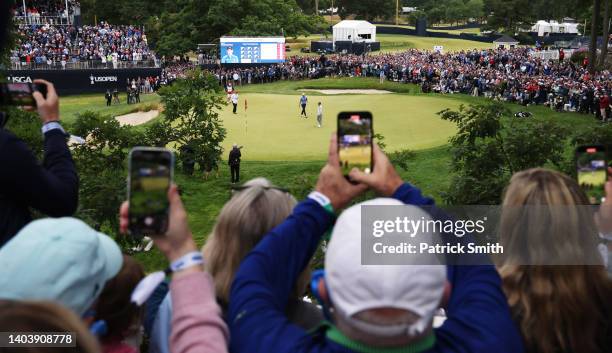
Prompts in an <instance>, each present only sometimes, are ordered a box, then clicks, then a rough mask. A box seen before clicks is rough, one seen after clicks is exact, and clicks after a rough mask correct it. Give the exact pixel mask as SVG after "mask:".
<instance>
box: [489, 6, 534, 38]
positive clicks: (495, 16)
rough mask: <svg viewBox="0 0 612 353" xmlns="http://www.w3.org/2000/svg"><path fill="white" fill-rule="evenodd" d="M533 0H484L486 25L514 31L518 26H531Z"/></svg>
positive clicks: (495, 28)
mask: <svg viewBox="0 0 612 353" xmlns="http://www.w3.org/2000/svg"><path fill="white" fill-rule="evenodd" d="M532 5H533V0H484V6H485V13H487V14H489V16H488V18H487V27H488V28H491V29H493V30H498V29H503V30H505V31H506V32H509V33H514V32H517V31H518V29H519V28H521V27H525V26H529V27H530V26H531V23H532V22H534V20H535V17H534V16H533V12H532V10H531V6H532Z"/></svg>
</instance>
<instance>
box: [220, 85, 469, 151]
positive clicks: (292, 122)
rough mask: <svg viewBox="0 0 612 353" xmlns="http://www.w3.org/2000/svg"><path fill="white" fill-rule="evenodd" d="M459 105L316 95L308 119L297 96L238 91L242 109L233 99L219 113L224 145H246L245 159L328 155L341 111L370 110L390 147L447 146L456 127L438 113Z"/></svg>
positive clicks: (413, 99) (449, 101)
mask: <svg viewBox="0 0 612 353" xmlns="http://www.w3.org/2000/svg"><path fill="white" fill-rule="evenodd" d="M245 99H246V101H247V104H248V108H247V110H246V111H245V109H244V108H245V102H244V101H245ZM318 102H322V104H323V127H322V128H318V127H317V124H316V109H317V103H318ZM460 104H461V102H460V101H458V100H454V99H447V98H444V97H440V96H436V97H432V96H410V95H405V94H382V95H357V94H350V95H328V96H321V95H316V96H314V95H313V96H310V97H309V101H308V107H307V112H308V118H307V119H304V118H301V117H300V110H301V108H300V106H299V95H284V94H261V93H244V94H240V102H239V104H238V114H233V113H232V106H231V104H229V105H228V106H227V107H225V109H223V111H222V112H221V117H222V119H223V122H224V126H225V127H226V129H227V133H228V134H227V138H226V139H225V142H224V144H223V147H224V148H225V151H229V150H230V149H231V146H232V144H233V143H237V144H239V145H242V146H244V148H243V150H242V155H243V159H245V160H260V161H263V160H272V161H304V160H324V159H325V157H326V153H327V148H328V144H329V137H330V135H331V133H332V132H334V131H335V130H336V116H337V115H338V113H339V112H341V111H370V112H372V114H373V117H374V121H373V126H374V132H375V133H379V134H382V135H383V136H384V137H385V143H386V144H387V149H388V150H389V151H395V150H400V149H406V148H408V149H413V150H418V149H424V148H430V147H435V146H440V145H445V144H446V143H447V142H448V138H449V137H450V136H452V135H454V134H455V132H456V127H455V125H454V124H452V123H449V122H447V121H443V120H441V119H440V117H439V116H438V115H436V113H437V112H439V111H440V110H443V109H445V108H451V109H457V108H458V107H459V105H460Z"/></svg>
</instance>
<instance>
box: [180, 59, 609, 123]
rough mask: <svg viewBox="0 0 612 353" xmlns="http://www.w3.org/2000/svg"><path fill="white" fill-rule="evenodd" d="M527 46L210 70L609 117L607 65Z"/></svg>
mask: <svg viewBox="0 0 612 353" xmlns="http://www.w3.org/2000/svg"><path fill="white" fill-rule="evenodd" d="M530 52H531V49H528V48H517V49H495V50H494V49H491V50H468V51H461V52H454V53H437V52H431V51H423V50H417V49H412V50H408V51H405V52H402V53H393V54H380V55H369V56H365V57H364V56H358V55H337V54H336V55H330V56H321V57H320V58H313V57H291V58H289V59H288V60H287V62H286V63H282V64H275V65H269V66H260V67H244V68H224V67H221V68H217V69H214V70H211V71H212V72H213V73H214V74H215V75H216V76H217V78H218V79H219V82H220V84H221V85H222V86H223V87H226V86H227V83H228V82H231V83H232V85H233V86H236V85H241V84H253V83H268V82H274V81H278V80H299V79H313V78H321V77H329V76H331V77H339V76H344V77H375V78H379V77H386V78H387V79H388V80H389V81H394V82H400V83H413V84H419V85H420V87H421V90H422V91H423V92H425V93H429V92H435V93H441V94H453V93H463V94H470V95H474V96H484V97H488V98H491V99H495V100H501V101H508V102H515V103H518V104H522V105H525V106H526V105H547V106H549V107H550V108H551V109H554V110H556V111H559V112H561V111H577V112H581V113H585V114H594V115H596V116H597V118H599V119H602V120H604V119H606V120H609V119H612V117H611V115H610V99H609V97H610V94H612V73H611V72H610V71H608V70H605V71H600V72H597V73H595V74H590V73H589V72H588V71H587V68H586V62H585V63H582V64H580V65H576V64H574V63H572V62H570V61H569V60H564V61H557V60H542V59H539V58H534V57H532V56H531V55H530ZM381 74H382V75H383V76H381ZM178 76H180V75H178ZM602 111H603V113H605V115H603V114H602Z"/></svg>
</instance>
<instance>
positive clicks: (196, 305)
mask: <svg viewBox="0 0 612 353" xmlns="http://www.w3.org/2000/svg"><path fill="white" fill-rule="evenodd" d="M176 277H178V278H174V279H173V280H172V282H171V284H170V293H171V294H172V334H171V335H170V351H171V352H172V353H192V352H193V353H209V352H210V353H225V352H227V346H228V342H229V331H228V329H227V325H226V324H225V322H224V321H223V319H222V318H221V309H220V308H219V305H217V301H216V299H215V291H214V286H213V282H212V278H211V277H210V275H209V274H208V273H205V272H197V273H189V274H185V275H184V276H176Z"/></svg>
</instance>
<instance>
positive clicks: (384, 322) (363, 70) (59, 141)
mask: <svg viewBox="0 0 612 353" xmlns="http://www.w3.org/2000/svg"><path fill="white" fill-rule="evenodd" d="M6 8H8V6H6V4H5V3H2V2H0V49H1V47H2V44H3V43H2V41H3V37H2V34H3V33H2V31H4V28H3V25H4V24H5V23H6V19H5V13H3V12H2V10H6ZM5 12H6V11H5ZM487 53H488V54H487ZM503 53H504V52H482V53H476V52H471V53H467V54H466V53H464V54H463V55H464V57H463V58H462V57H459V58H457V57H455V56H453V55H451V56H450V57H448V56H444V55H441V56H438V55H432V54H429V53H422V52H416V51H415V52H412V54H410V52H408V53H404V54H399V55H394V56H381V57H380V58H366V59H359V58H358V57H331V58H330V59H329V60H319V61H318V62H317V60H312V61H311V60H310V59H293V60H292V61H291V62H290V63H287V64H283V65H279V66H273V67H269V68H266V69H263V68H254V69H250V70H251V71H250V72H251V80H248V78H249V77H248V72H247V77H246V78H247V83H248V82H250V81H253V77H255V76H254V75H253V73H257V75H256V80H255V82H257V80H259V79H261V80H262V81H263V82H265V80H276V79H283V78H285V79H289V78H296V79H297V78H301V77H302V78H305V77H315V75H316V72H317V70H323V71H324V72H323V74H324V75H332V76H333V75H348V76H351V75H354V76H368V75H374V74H378V75H379V77H382V78H383V79H384V78H385V77H389V78H390V79H397V80H398V81H401V82H415V83H421V84H422V86H425V88H427V87H426V86H427V85H432V88H431V89H432V90H435V89H436V88H435V86H436V85H438V88H439V91H440V92H441V93H445V92H446V91H447V88H448V87H451V88H453V89H454V88H457V87H459V89H458V91H459V92H461V91H462V90H461V87H462V86H461V85H459V86H455V85H454V82H455V80H456V81H457V82H462V83H463V84H465V85H469V84H470V81H474V80H475V79H476V78H478V82H477V83H476V82H472V84H471V85H472V86H471V87H468V88H470V89H471V90H472V91H470V89H467V90H466V91H467V92H466V93H469V92H472V93H474V91H477V92H475V93H478V94H483V95H484V94H485V93H486V92H492V91H494V90H492V89H491V86H489V84H491V80H492V86H493V87H497V83H496V80H497V79H500V80H502V81H503V80H507V79H508V78H507V77H506V76H503V74H501V73H500V72H504V71H503V69H504V68H506V67H508V69H506V75H513V77H514V76H516V75H518V76H519V77H520V79H519V81H520V82H523V81H521V80H522V79H525V80H526V81H529V82H531V80H533V79H536V80H538V79H540V78H542V79H545V78H546V76H548V75H547V74H546V73H544V72H540V70H541V69H542V70H546V69H547V65H548V64H546V63H541V64H540V63H537V64H535V65H534V66H533V68H527V65H525V66H526V69H524V70H523V69H522V67H523V65H522V64H523V63H521V65H520V66H519V67H518V68H516V66H517V65H518V61H521V60H517V63H516V64H515V65H509V66H506V64H508V62H510V59H508V62H507V63H506V64H504V65H503V66H502V67H499V65H498V64H497V62H496V60H497V59H496V58H497V56H496V55H497V54H503ZM508 53H509V54H508V55H509V56H512V52H508ZM487 55H488V56H489V58H488V59H487ZM413 56H414V57H415V62H414V63H410V60H409V61H408V62H406V63H405V64H403V63H401V61H402V60H404V59H402V58H411V57H413ZM396 59H397V60H400V62H399V63H396V62H394V60H396ZM515 59H516V58H515ZM353 60H355V61H354V62H353ZM360 60H361V61H360ZM369 60H373V61H369ZM377 60H378V61H379V62H376V61H377ZM501 60H504V59H503V55H502V58H501ZM455 62H457V64H455ZM512 62H514V61H512ZM460 63H463V66H466V69H465V70H464V71H462V69H461V67H462V65H461V64H460ZM185 65H186V64H185ZM404 65H405V69H404ZM553 66H554V68H553V69H551V70H553V71H554V72H555V73H563V72H564V68H568V67H569V66H566V64H558V65H555V64H553ZM185 68H186V67H185ZM513 68H514V69H513ZM183 69H184V68H183ZM221 70H222V69H220V70H219V71H218V72H217V74H218V75H219V79H220V81H222V80H223V79H224V77H225V80H227V79H231V80H234V77H235V76H234V74H237V75H238V76H239V77H238V79H240V78H241V77H243V76H242V74H243V73H245V71H243V70H240V71H239V72H240V74H238V73H237V72H232V71H230V70H226V71H221ZM247 70H248V69H247ZM507 71H509V73H508V72H507ZM569 71H570V72H566V75H560V76H563V77H566V78H568V79H569V80H571V81H572V82H576V81H577V82H581V83H584V84H585V85H587V87H591V88H592V89H593V90H595V89H600V87H598V86H597V84H601V85H602V87H604V88H603V89H609V85H610V82H609V80H608V79H609V73H599V74H597V75H596V76H594V77H585V75H586V73H584V72H583V69H580V68H572V69H569ZM455 72H458V74H457V75H455ZM519 72H520V74H519ZM571 72H576V73H578V74H580V75H579V76H576V75H573V74H572V73H571ZM381 73H382V75H381ZM400 73H401V75H400ZM172 75H175V76H176V77H179V75H181V73H173V74H172ZM461 75H464V76H467V78H464V79H463V80H460V79H459V77H460V76H461ZM500 75H501V76H500ZM606 75H607V76H606ZM395 76H397V77H396V78H395ZM266 77H267V78H266ZM503 77H506V78H503ZM469 78H471V80H470V79H469ZM443 80H446V81H443ZM449 80H450V81H451V83H450V84H449V83H448V81H449ZM481 80H484V83H482V84H481ZM555 80H556V78H555ZM606 80H607V81H606ZM535 82H538V81H535ZM544 82H545V84H546V82H548V81H544ZM34 83H36V84H40V85H45V86H46V88H47V89H46V95H43V94H42V93H41V92H39V91H37V92H34V93H33V99H34V100H35V102H36V105H35V107H32V108H33V109H36V111H37V113H38V116H39V117H40V120H41V125H42V127H41V134H42V136H43V140H44V144H43V150H44V153H43V155H42V158H43V160H42V162H40V161H39V158H38V157H37V156H36V155H35V154H34V153H33V152H32V150H31V149H30V148H29V147H28V146H27V144H26V143H25V142H24V141H23V140H21V139H20V138H18V137H16V136H15V135H14V134H13V133H11V132H10V131H8V130H6V129H4V124H5V123H6V121H7V119H8V115H6V114H4V113H3V112H1V111H0V165H2V168H3V169H2V171H3V172H2V173H0V186H1V187H0V271H1V273H2V275H1V276H0V332H2V333H3V335H4V337H3V339H5V342H3V344H4V345H19V344H22V345H26V346H27V348H23V347H13V346H10V347H3V351H7V352H19V351H23V349H26V350H27V351H28V352H33V353H43V352H45V353H46V352H52V351H53V352H55V351H68V350H70V351H78V352H86V353H99V352H104V353H135V352H139V351H140V349H141V344H140V343H141V342H142V337H141V334H142V332H143V326H144V332H146V333H147V334H148V336H149V337H148V338H149V340H148V342H149V343H151V344H150V346H149V348H150V349H151V352H165V351H170V352H173V353H192V352H193V353H225V352H230V351H231V352H234V353H246V352H249V353H268V352H275V353H284V352H287V353H291V352H312V353H315V352H316V353H357V352H422V353H442V352H448V353H450V352H471V353H480V352H497V353H522V352H528V353H570V352H572V353H575V352H589V353H607V352H610V351H612V302H611V301H610V298H611V297H612V280H611V279H610V277H609V273H608V272H607V271H606V266H609V265H610V259H611V256H610V254H611V253H612V181H610V182H608V183H607V184H606V186H605V188H606V194H607V196H608V197H607V198H606V200H605V201H604V203H603V205H602V207H601V208H599V209H598V210H597V213H596V215H595V218H593V213H591V212H584V211H583V210H584V208H581V207H580V206H584V205H586V204H588V200H587V198H586V195H585V194H584V192H583V191H582V190H581V188H580V187H579V186H578V184H577V183H576V181H575V180H573V179H572V178H570V177H567V176H565V175H563V174H560V173H558V172H554V171H550V170H546V169H530V170H526V171H521V172H518V173H516V174H515V175H514V176H513V177H512V179H511V181H510V184H509V185H508V188H507V189H506V191H505V195H504V197H503V201H502V203H503V205H504V206H508V207H509V211H503V212H502V214H501V221H500V243H502V244H504V246H507V247H508V248H509V249H514V250H520V251H518V252H510V253H509V254H508V256H504V257H501V258H500V259H498V262H497V263H496V264H495V265H494V264H493V263H491V262H490V261H489V259H488V258H486V257H485V256H484V255H483V254H479V255H477V256H475V257H473V258H471V259H473V260H477V261H478V265H474V264H471V263H470V262H471V261H468V262H467V263H466V262H464V260H466V257H465V256H464V255H463V254H446V255H441V254H432V253H429V252H424V253H422V256H409V255H407V256H405V257H404V260H405V261H407V262H404V264H405V265H396V264H389V265H369V266H364V265H363V264H362V260H363V259H362V257H361V256H362V249H361V248H362V241H361V236H362V229H361V227H362V214H363V213H362V211H363V207H365V206H367V207H376V206H383V207H384V208H385V209H387V210H388V209H389V207H395V208H396V209H397V208H398V207H401V208H402V210H403V212H406V213H403V214H404V215H409V216H410V218H412V219H413V220H418V221H422V222H430V221H435V222H437V221H440V222H445V221H449V220H450V219H449V217H450V216H449V215H447V214H446V213H445V211H443V210H441V209H439V208H437V207H436V206H435V202H434V200H433V199H431V198H428V197H426V196H424V195H423V194H422V192H421V191H420V190H419V188H418V187H417V186H416V185H412V184H409V183H407V182H405V181H404V180H402V178H401V177H400V175H399V174H398V173H397V171H396V170H395V168H394V166H393V165H392V163H391V162H390V160H389V159H388V158H387V156H386V155H385V154H384V152H383V151H382V150H381V149H380V148H379V147H378V146H376V145H374V146H373V162H374V165H375V166H376V168H374V170H373V171H372V172H371V173H367V174H366V173H363V172H361V171H359V170H352V171H351V172H350V174H349V176H348V179H347V177H345V175H343V172H342V170H341V169H340V162H339V154H338V141H337V140H336V136H335V135H332V137H331V139H330V143H329V150H328V160H327V162H326V163H325V165H324V166H323V167H322V169H321V171H320V173H319V177H318V180H317V182H316V185H315V187H314V190H313V191H312V192H311V193H310V194H309V195H308V196H307V197H306V198H305V199H304V200H302V201H300V202H297V200H295V199H294V198H293V196H292V195H291V194H290V192H289V191H288V190H286V189H283V188H282V187H278V186H275V185H273V184H272V183H270V182H269V181H267V180H265V179H257V180H254V181H251V182H248V183H246V184H245V185H241V186H235V187H234V188H233V190H232V194H231V197H230V198H229V200H228V201H227V203H226V204H225V206H224V207H223V210H222V211H221V213H220V214H219V215H218V217H217V218H216V224H215V227H214V229H213V231H212V234H211V236H210V237H208V238H207V241H206V242H207V243H206V245H205V246H204V248H203V250H202V251H198V247H197V245H196V242H195V240H194V236H193V234H192V231H191V229H190V226H189V222H190V221H191V222H198V221H200V222H201V219H199V218H206V219H208V218H210V216H211V215H208V214H207V215H203V214H190V215H189V216H188V214H187V211H186V209H185V207H184V205H183V202H182V199H181V196H180V193H179V189H178V187H177V186H176V185H169V187H168V191H167V200H168V205H169V209H168V212H167V217H168V227H167V230H166V231H165V234H156V235H153V234H152V236H153V240H154V242H155V245H156V246H157V248H158V249H159V251H160V253H161V254H162V255H163V256H164V257H165V259H166V260H167V263H168V266H167V267H166V268H165V269H164V270H161V269H160V271H158V272H154V273H150V274H148V275H146V276H145V272H144V269H143V266H142V265H141V264H140V263H139V262H138V261H137V260H136V259H134V258H132V257H130V256H127V255H124V254H122V251H121V248H120V246H119V245H118V244H117V242H116V240H115V239H113V238H111V237H109V236H108V235H106V234H104V233H102V232H101V230H100V229H93V228H91V227H90V226H89V225H87V224H86V223H84V222H83V221H81V220H78V219H76V218H72V216H73V215H74V213H75V212H76V211H77V207H78V204H79V203H78V195H79V187H80V181H79V177H78V171H77V168H76V166H75V163H74V160H73V159H72V151H71V149H70V148H69V146H68V144H67V133H66V131H65V130H64V127H63V126H62V124H61V122H60V117H61V116H60V109H59V97H58V95H57V93H56V91H55V88H54V86H53V85H52V84H51V83H49V82H46V81H43V80H35V81H34ZM130 83H131V82H130ZM251 83H253V82H251ZM126 84H129V83H128V82H126ZM145 86H146V82H145ZM521 88H522V87H521ZM481 89H483V92H481ZM502 93H503V92H502ZM491 96H492V97H500V99H501V97H503V94H501V95H500V94H499V92H498V93H497V94H491ZM368 190H370V191H372V192H374V193H376V194H377V195H378V198H376V199H372V200H369V201H364V202H361V203H357V204H353V205H351V203H352V202H355V201H356V200H362V199H363V198H364V195H365V193H366V192H367V191H368ZM100 196H101V197H104V195H100ZM108 196H109V197H114V195H108ZM533 204H535V205H539V206H563V207H562V208H563V209H564V210H566V211H565V212H569V213H567V216H565V215H566V213H564V212H548V213H532V212H522V211H520V212H516V209H517V208H519V209H520V207H523V206H526V205H533ZM32 210H36V211H37V212H38V213H37V214H36V218H37V219H36V220H33V217H32V214H31V211H32ZM588 210H589V211H591V210H592V209H591V207H588ZM555 211H556V210H555ZM117 214H118V218H119V222H118V223H119V227H118V228H119V229H118V231H119V232H120V233H126V232H127V230H128V228H129V223H130V218H131V217H130V204H129V203H128V202H124V203H123V204H122V205H121V207H120V209H119V210H118V212H117ZM387 216H388V215H387ZM541 216H547V218H546V222H544V221H543V220H542V218H541ZM45 217H52V218H45ZM524 217H526V219H525V218H524ZM394 218H395V217H394ZM391 222H392V223H395V222H394V221H391ZM524 222H528V223H524ZM364 223H366V220H365V219H364ZM525 224H527V225H529V226H528V227H523V225H525ZM109 227H112V226H111V225H105V227H103V228H104V229H106V230H110V229H109ZM385 228H386V227H385ZM444 228H445V229H446V227H444ZM415 230H416V232H415V234H413V235H414V237H415V238H416V239H418V240H419V241H422V242H425V243H426V245H433V244H434V242H435V239H434V238H437V237H438V235H432V234H431V233H428V232H427V231H423V230H418V229H415ZM198 236H201V234H198ZM327 236H330V238H329V241H325V243H324V244H325V246H324V247H321V243H322V241H324V239H325V238H326V237H327ZM439 236H440V237H444V239H453V241H457V242H459V243H462V244H463V243H465V242H470V241H474V238H473V234H463V235H461V237H458V235H457V236H455V234H454V233H452V231H451V232H448V231H446V230H444V231H442V234H439ZM406 238H408V237H406ZM321 248H323V252H324V255H323V256H324V272H320V271H317V272H315V273H313V274H312V276H311V277H310V280H309V278H308V277H309V276H308V275H309V274H308V272H309V268H310V264H311V262H312V260H313V257H314V256H315V254H316V253H317V252H318V251H319V249H321ZM525 252H527V253H528V254H526V253H525ZM548 254H552V255H555V258H554V259H552V260H556V261H562V263H565V262H563V261H564V260H566V261H567V260H568V259H571V261H575V262H572V264H570V265H563V266H550V265H546V264H547V263H548V262H547V261H551V259H550V258H548V256H546V255H548ZM512 255H515V256H517V258H512ZM524 255H527V256H526V258H528V259H529V260H531V261H536V260H543V263H540V262H535V263H529V264H526V263H524V262H521V258H524ZM517 259H518V260H519V261H518V262H517ZM442 260H445V261H442ZM164 267H165V266H164ZM609 269H610V268H609V267H608V271H609ZM167 277H168V279H166V278H167ZM308 283H310V292H311V294H312V295H313V296H314V297H315V298H316V299H317V300H318V301H319V304H320V305H318V306H317V305H308V304H307V303H306V301H304V300H302V296H303V295H304V293H305V289H306V288H305V287H306V286H307V284H308ZM167 293H169V295H168V294H167ZM164 298H166V299H164ZM163 301H165V303H162V302H163ZM322 317H323V318H325V320H321V318H322ZM435 317H441V318H442V319H443V320H441V321H443V322H437V323H436V324H434V318H435ZM317 323H318V324H317ZM42 332H45V334H41V333H42ZM11 333H15V334H13V336H10V334H11ZM17 333H18V334H17ZM51 342H53V343H54V344H56V343H65V344H67V345H71V346H72V347H73V348H68V349H65V350H64V349H62V348H50V347H49V344H50V343H51ZM44 344H46V345H47V346H44Z"/></svg>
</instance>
